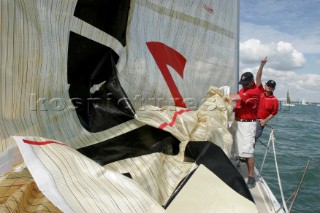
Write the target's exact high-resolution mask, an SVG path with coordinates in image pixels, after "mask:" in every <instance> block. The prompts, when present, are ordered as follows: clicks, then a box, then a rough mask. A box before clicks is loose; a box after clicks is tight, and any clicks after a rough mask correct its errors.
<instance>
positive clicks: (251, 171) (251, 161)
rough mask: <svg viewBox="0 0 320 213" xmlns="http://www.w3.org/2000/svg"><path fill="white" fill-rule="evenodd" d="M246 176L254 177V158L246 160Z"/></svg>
mask: <svg viewBox="0 0 320 213" xmlns="http://www.w3.org/2000/svg"><path fill="white" fill-rule="evenodd" d="M247 167H248V176H251V177H253V176H254V158H253V157H251V158H247Z"/></svg>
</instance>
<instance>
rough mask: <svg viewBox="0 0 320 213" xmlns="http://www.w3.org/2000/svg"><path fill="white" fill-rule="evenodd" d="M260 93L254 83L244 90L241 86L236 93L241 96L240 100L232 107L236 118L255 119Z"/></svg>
mask: <svg viewBox="0 0 320 213" xmlns="http://www.w3.org/2000/svg"><path fill="white" fill-rule="evenodd" d="M260 94H261V92H260V90H259V88H258V87H257V85H254V86H253V87H252V88H250V89H248V90H246V91H244V89H243V88H242V89H241V90H240V91H239V92H238V95H239V96H240V97H241V101H238V102H237V105H236V107H235V109H234V111H235V117H236V119H245V120H255V119H257V114H258V106H259V100H260Z"/></svg>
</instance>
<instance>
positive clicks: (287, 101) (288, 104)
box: [282, 90, 295, 106]
mask: <svg viewBox="0 0 320 213" xmlns="http://www.w3.org/2000/svg"><path fill="white" fill-rule="evenodd" d="M282 105H283V106H295V104H292V103H291V99H290V96H289V90H288V91H287V99H286V101H284V102H283V103H282Z"/></svg>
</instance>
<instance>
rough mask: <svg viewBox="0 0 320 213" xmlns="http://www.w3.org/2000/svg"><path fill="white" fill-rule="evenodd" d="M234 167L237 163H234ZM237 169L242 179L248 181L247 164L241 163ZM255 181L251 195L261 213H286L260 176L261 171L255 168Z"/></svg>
mask: <svg viewBox="0 0 320 213" xmlns="http://www.w3.org/2000/svg"><path fill="white" fill-rule="evenodd" d="M234 165H236V163H235V162H234ZM236 168H237V169H238V171H239V172H240V174H241V175H242V177H243V178H244V179H245V181H247V174H248V170H247V166H246V164H245V163H240V164H239V165H238V166H237V165H236ZM255 179H256V185H255V187H254V188H252V189H250V192H251V195H252V197H253V199H254V201H255V204H256V207H257V209H258V210H259V213H272V212H277V213H282V212H283V213H284V210H283V209H282V207H281V205H280V204H279V202H278V201H277V199H276V198H275V197H274V195H273V193H272V192H271V190H270V188H269V187H268V185H267V183H266V182H265V181H264V179H263V177H262V176H261V175H260V173H259V171H258V170H257V169H256V168H255Z"/></svg>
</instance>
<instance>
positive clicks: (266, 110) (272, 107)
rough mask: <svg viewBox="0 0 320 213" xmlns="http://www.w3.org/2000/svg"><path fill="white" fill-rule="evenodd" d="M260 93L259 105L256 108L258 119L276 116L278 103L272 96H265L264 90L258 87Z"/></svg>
mask: <svg viewBox="0 0 320 213" xmlns="http://www.w3.org/2000/svg"><path fill="white" fill-rule="evenodd" d="M259 89H260V91H261V95H260V104H259V108H258V118H259V119H266V118H267V117H268V116H269V115H270V114H272V115H274V116H275V115H276V114H277V113H278V108H279V101H278V99H277V98H276V97H275V96H274V95H269V96H266V95H265V93H264V92H265V91H264V88H263V87H262V86H259Z"/></svg>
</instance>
